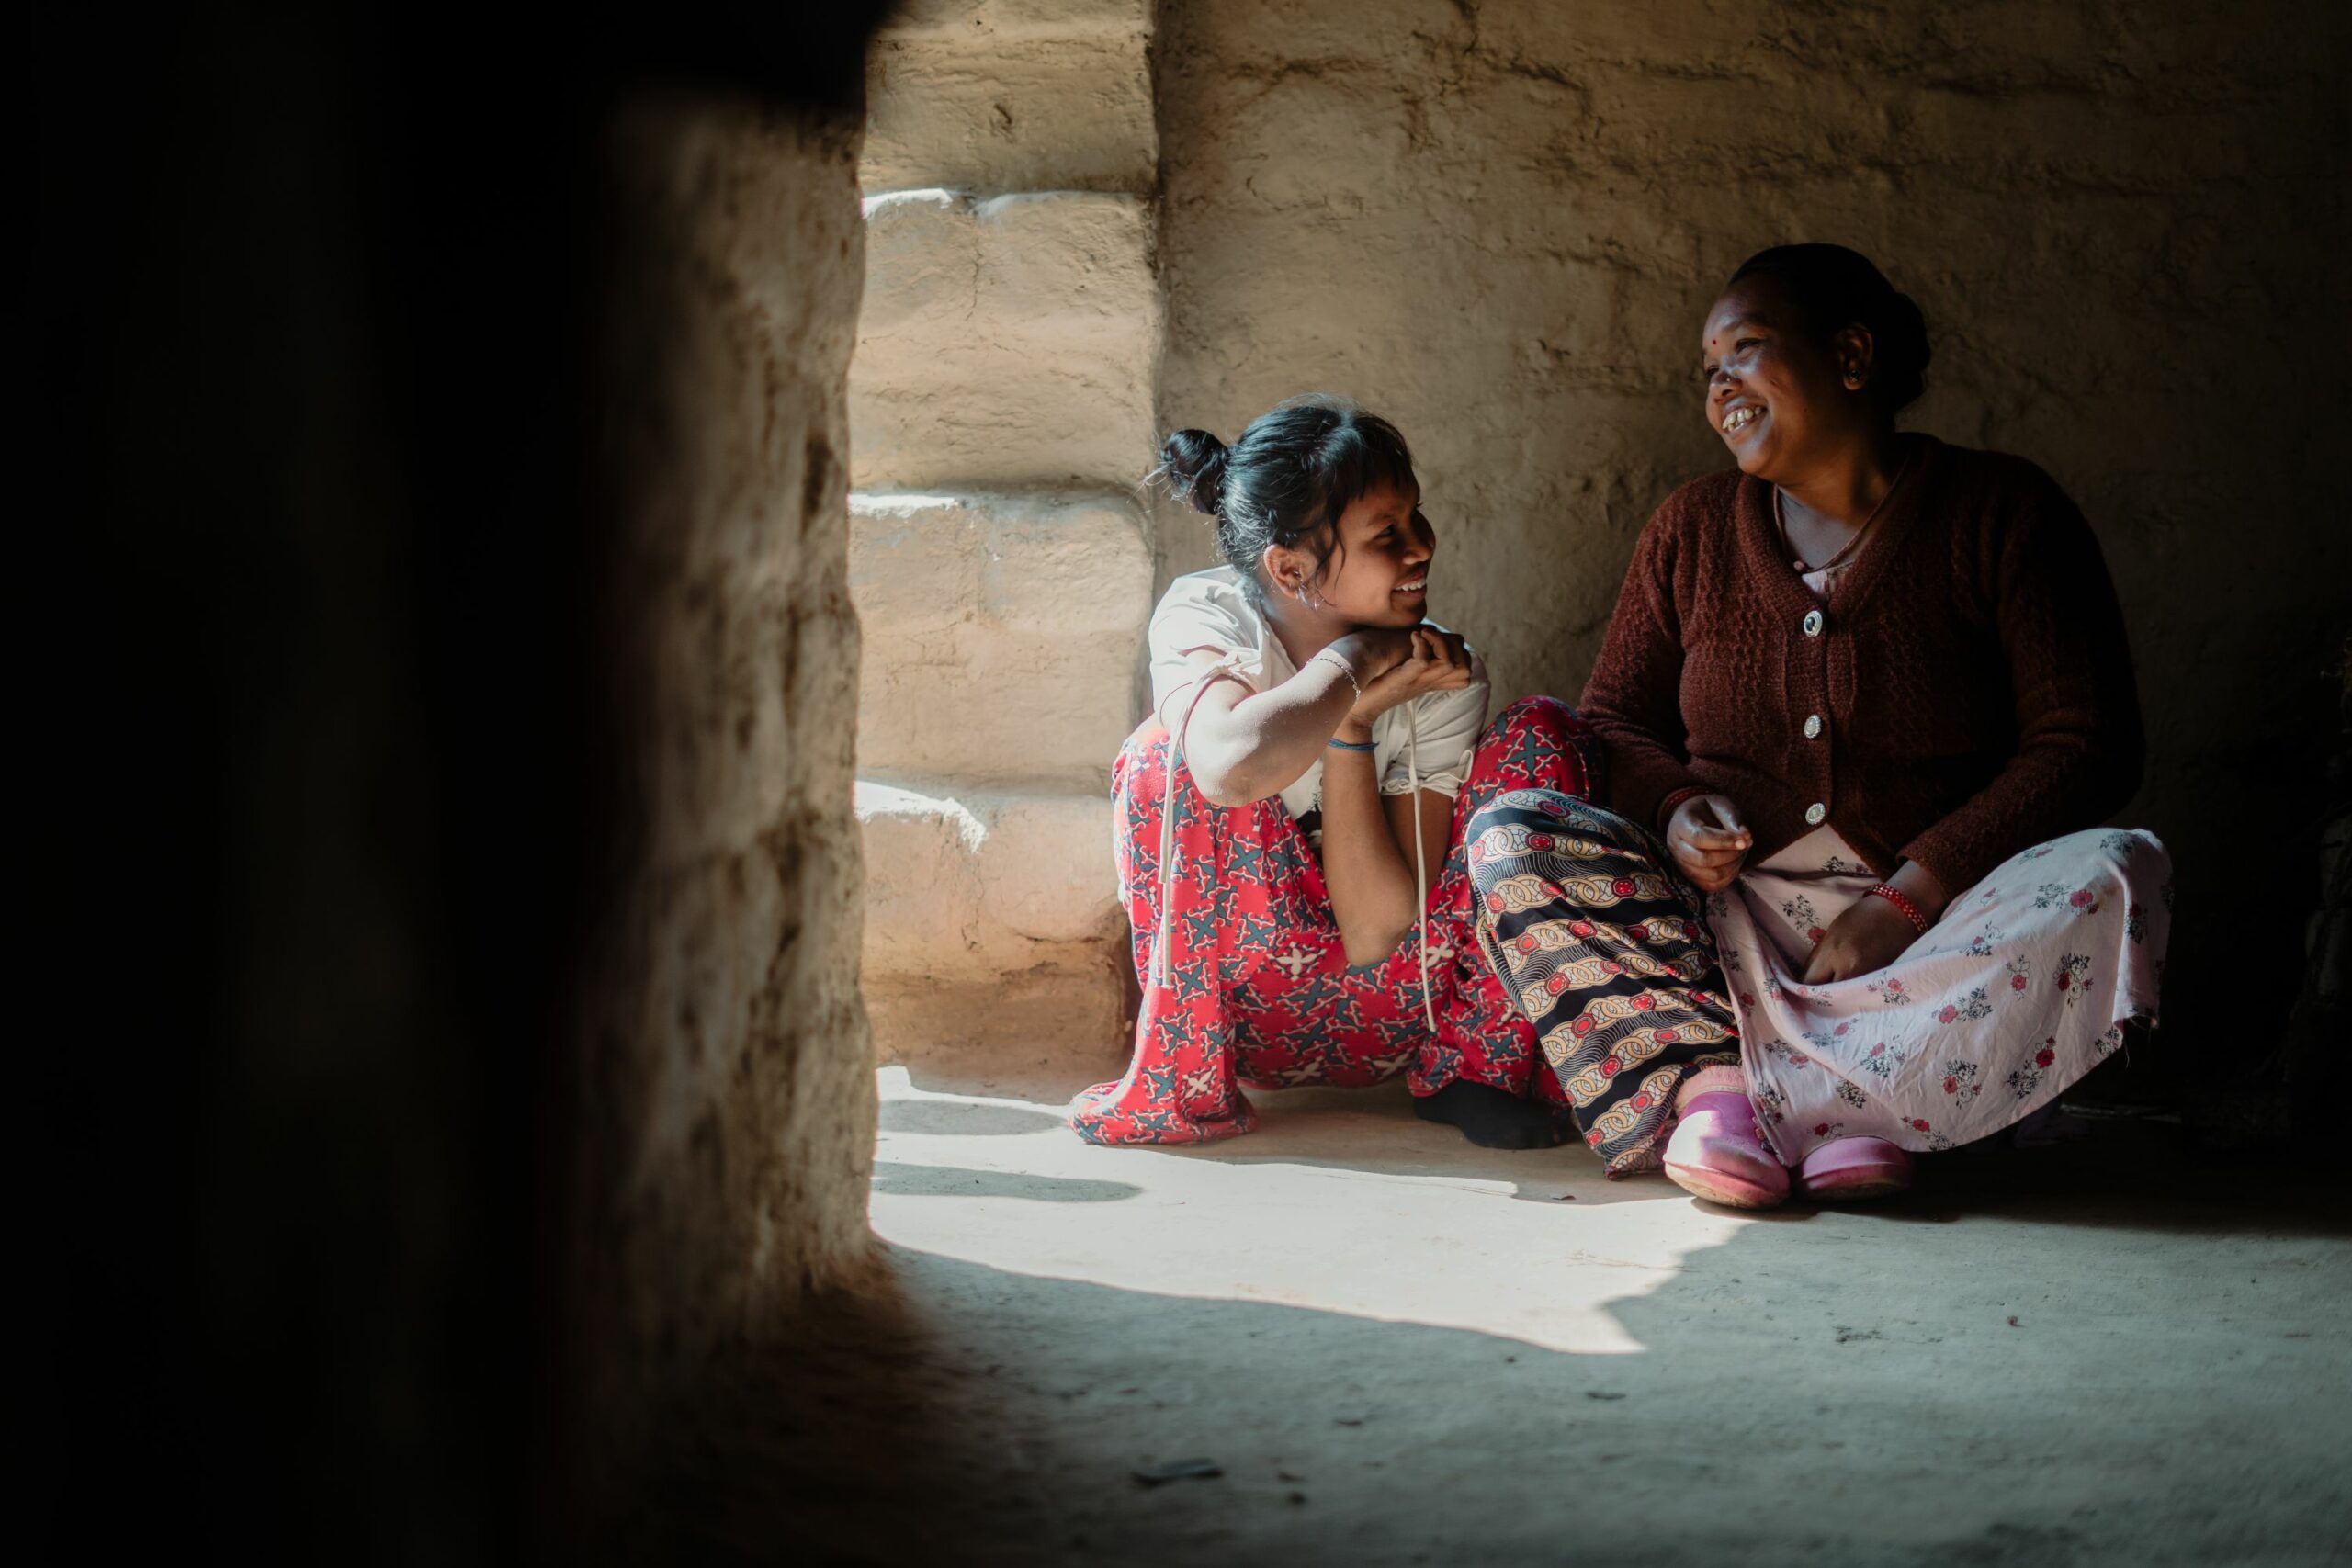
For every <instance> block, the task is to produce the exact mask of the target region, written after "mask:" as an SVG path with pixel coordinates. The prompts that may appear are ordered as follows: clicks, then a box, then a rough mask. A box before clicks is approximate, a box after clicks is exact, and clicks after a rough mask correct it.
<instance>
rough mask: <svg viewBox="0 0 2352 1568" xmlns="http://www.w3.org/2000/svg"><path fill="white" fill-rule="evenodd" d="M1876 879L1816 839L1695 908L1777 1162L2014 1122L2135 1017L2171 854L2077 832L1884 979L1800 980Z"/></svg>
mask: <svg viewBox="0 0 2352 1568" xmlns="http://www.w3.org/2000/svg"><path fill="white" fill-rule="evenodd" d="M1877 880H1879V879H1878V878H1876V877H1874V876H1872V875H1871V874H1870V873H1869V872H1868V871H1867V870H1866V869H1865V868H1864V863H1863V861H1862V857H1861V856H1860V854H1858V853H1857V852H1855V851H1854V849H1853V848H1852V846H1850V845H1849V844H1848V843H1847V842H1846V841H1845V840H1843V839H1842V838H1840V837H1839V836H1838V834H1837V833H1836V832H1835V831H1834V830H1832V829H1828V828H1821V829H1815V831H1814V832H1812V833H1810V834H1808V835H1806V836H1805V837H1804V839H1801V840H1798V841H1797V842H1796V843H1794V844H1792V845H1791V846H1789V847H1788V848H1787V849H1785V850H1782V851H1781V852H1780V853H1778V854H1776V855H1774V856H1773V857H1772V858H1771V859H1770V860H1769V861H1766V862H1764V863H1761V864H1759V865H1755V866H1751V867H1749V868H1748V869H1747V871H1745V872H1743V873H1742V874H1740V877H1739V879H1738V880H1737V881H1736V882H1735V883H1734V884H1733V885H1732V886H1730V887H1728V888H1725V889H1724V890H1723V891H1721V892H1718V893H1715V894H1713V895H1711V896H1709V897H1708V900H1707V915H1708V923H1709V924H1710V925H1711V926H1712V927H1713V930H1714V933H1715V940H1716V942H1717V943H1718V945H1719V947H1720V949H1721V957H1722V962H1723V967H1724V977H1725V979H1726V981H1727V982H1728V984H1729V987H1730V989H1731V993H1732V998H1733V1002H1734V1006H1735V1008H1736V1011H1737V1013H1738V1015H1739V1029H1740V1035H1741V1041H1742V1045H1741V1051H1740V1065H1741V1068H1742V1070H1743V1071H1744V1072H1745V1073H1746V1075H1747V1088H1748V1093H1749V1095H1750V1096H1751V1097H1752V1098H1753V1099H1754V1100H1755V1102H1756V1111H1757V1121H1758V1124H1759V1125H1760V1126H1761V1127H1762V1128H1763V1130H1764V1135H1765V1137H1766V1139H1767V1140H1768V1141H1769V1142H1770V1144H1771V1145H1772V1146H1773V1149H1774V1151H1775V1152H1776V1153H1778V1154H1779V1155H1780V1156H1781V1159H1782V1160H1784V1161H1786V1162H1787V1163H1789V1164H1791V1165H1793V1164H1795V1163H1796V1162H1797V1161H1798V1160H1800V1159H1802V1158H1804V1156H1805V1155H1806V1153H1808V1152H1809V1151H1810V1150H1812V1149H1814V1148H1815V1147H1816V1146H1817V1145H1822V1144H1825V1143H1827V1142H1829V1141H1830V1140H1832V1139H1834V1138H1849V1137H1858V1136H1870V1137H1879V1138H1884V1139H1886V1140H1887V1141H1888V1142H1890V1143H1894V1144H1897V1145H1901V1146H1902V1147H1905V1148H1909V1149H1947V1148H1951V1147H1952V1146H1953V1145H1959V1144H1965V1143H1968V1142H1971V1141H1972V1140H1973V1139H1977V1138H1982V1137H1985V1136H1986V1135H1987V1134H1992V1133H1996V1132H1999V1131H2000V1130H2001V1129H2002V1128H2004V1127H2007V1126H2008V1125H2009V1124H2010V1123H2012V1122H2017V1121H2018V1120H2020V1119H2021V1118H2023V1117H2025V1116H2027V1115H2030V1114H2031V1113H2032V1112H2033V1111H2037V1110H2039V1109H2041V1107H2042V1106H2044V1105H2046V1104H2048V1103H2050V1102H2051V1101H2052V1100H2055V1099H2056V1098H2057V1097H2058V1095H2059V1094H2060V1093H2061V1092H2062V1091H2063V1090H2064V1089H2066V1087H2067V1086H2068V1085H2070V1084H2072V1083H2074V1082H2075V1080H2077V1079H2078V1078H2080V1077H2082V1076H2083V1075H2084V1074H2085V1073H2087V1072H2089V1071H2090V1070H2091V1068H2093V1067H2095V1066H2098V1064H2099V1063H2100V1062H2101V1061H2103V1060H2105V1059H2106V1057H2107V1056H2108V1055H2109V1054H2111V1053H2112V1052H2113V1051H2114V1050H2115V1048H2116V1047H2117V1046H2118V1045H2119V1044H2120V1043H2122V1037H2123V1026H2124V1025H2125V1024H2126V1023H2130V1022H2135V1021H2136V1022H2146V1023H2153V1022H2154V1021H2155V1017H2156V1000H2157V992H2158V987H2159V986H2160V983H2161V982H2162V980H2163V977H2164V967H2165V942H2166V940H2167V938H2168V937H2169V935H2170V932H2171V926H2172V857H2171V856H2170V855H2169V854H2168V853H2167V852H2165V847H2164V845H2163V844H2162V843H2160V842H2158V841H2157V840H2156V838H2155V836H2154V834H2151V833H2146V832H2142V831H2140V830H2138V829H2093V830H2091V831H2089V832H2084V833H2069V834H2067V835H2066V836H2065V837H2064V838H2063V839H2055V840H2052V841H2051V842H2049V843H2046V844H2037V845H2035V846H2034V847H2033V848H2032V849H2030V850H2027V851H2025V852H2022V853H2020V854H2017V855H2013V856H2011V857H2010V858H2009V859H2008V860H2007V861H2004V862H2002V863H2001V864H2000V865H1999V866H1997V867H1996V868H1995V870H1994V872H1993V874H1991V875H1990V876H1987V877H1986V878H1985V880H1984V881H1982V882H1980V883H1978V884H1977V885H1976V886H1973V887H1971V888H1969V889H1967V890H1966V891H1965V892H1963V893H1962V894H1961V895H1960V897H1956V898H1954V899H1953V900H1952V901H1951V905H1950V906H1949V907H1948V908H1946V909H1945V911H1944V914H1943V918H1942V919H1939V920H1938V921H1937V922H1936V924H1935V925H1934V926H1932V927H1930V928H1929V930H1928V933H1927V934H1926V935H1925V936H1923V937H1921V938H1920V939H1919V940H1918V941H1917V942H1915V943H1914V944H1913V945H1912V946H1911V948H1910V950H1909V951H1908V952H1906V953H1904V954H1903V956H1902V957H1900V958H1898V959H1896V960H1895V961H1894V963H1893V964H1889V965H1888V966H1887V967H1885V968H1884V969H1882V970H1879V971H1877V972H1876V973H1874V974H1870V975H1862V976H1856V977H1855V978H1853V979H1850V980H1839V981H1837V982H1834V983H1832V984H1828V985H1822V986H1807V985H1804V984H1802V983H1801V982H1800V981H1799V980H1798V979H1797V976H1798V975H1799V974H1801V973H1802V972H1803V970H1804V964H1805V961H1806V959H1807V958H1808V956H1810V954H1811V953H1812V951H1813V947H1814V944H1815V942H1817V941H1818V940H1819V938H1820V934H1821V932H1822V931H1824V930H1825V929H1826V928H1827V927H1828V925H1829V924H1830V922H1831V921H1833V920H1835V919H1837V918H1838V916H1839V915H1840V914H1842V913H1844V912H1845V910H1846V909H1847V908H1849V906H1850V905H1851V904H1852V903H1853V902H1854V900H1855V899H1857V898H1860V897H1862V896H1863V889H1865V888H1867V887H1869V886H1871V885H1872V884H1873V883H1874V882H1876V881H1877Z"/></svg>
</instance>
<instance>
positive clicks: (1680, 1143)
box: [1666, 1089, 1789, 1209]
mask: <svg viewBox="0 0 2352 1568" xmlns="http://www.w3.org/2000/svg"><path fill="white" fill-rule="evenodd" d="M1666 1174H1667V1175H1668V1176H1669V1177H1671V1178H1672V1179H1673V1180H1674V1182H1675V1184H1676V1185H1677V1186H1679V1187H1680V1188H1682V1189H1683V1190H1685V1191H1687V1192H1695V1193H1697V1194H1698V1195H1699V1196H1700V1197H1702V1198H1704V1199H1705V1200H1707V1201H1709V1202H1710V1203H1721V1204H1723V1205H1724V1206H1725V1207H1726V1208H1732V1209H1772V1208H1778V1207H1779V1206H1780V1205H1781V1204H1782V1203H1784V1202H1786V1201H1788V1196H1789V1172H1788V1168H1787V1167H1786V1166H1783V1165H1782V1164H1781V1162H1780V1161H1779V1160H1777V1159H1775V1158H1773V1157H1772V1151H1771V1150H1770V1149H1768V1148H1766V1147H1765V1146H1764V1139H1763V1137H1762V1136H1761V1135H1760V1134H1758V1132H1757V1131H1756V1108H1755V1106H1754V1105H1752V1104H1750V1103H1749V1102H1748V1099H1747V1094H1746V1093H1745V1092H1744V1091H1743V1090H1740V1089H1716V1090H1713V1091H1711V1092H1702V1093H1697V1094H1691V1095H1688V1096H1686V1097H1685V1098H1684V1099H1683V1101H1682V1119H1681V1120H1680V1121H1679V1122H1676V1123H1675V1126H1674V1134H1673V1135H1672V1136H1671V1137H1669V1138H1668V1139H1667V1141H1666Z"/></svg>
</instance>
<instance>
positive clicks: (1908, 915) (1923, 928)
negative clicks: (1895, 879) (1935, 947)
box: [1862, 882, 1928, 936]
mask: <svg viewBox="0 0 2352 1568" xmlns="http://www.w3.org/2000/svg"><path fill="white" fill-rule="evenodd" d="M1862 893H1863V896H1864V897H1868V896H1870V895H1871V894H1873V893H1874V894H1876V895H1878V897H1882V898H1883V899H1885V900H1886V901H1887V902H1888V903H1890V904H1892V905H1894V907H1895V908H1898V909H1900V910H1902V911H1903V918H1904V919H1906V920H1908V921H1910V922H1911V923H1912V925H1913V926H1915V927H1917V929H1918V932H1919V934H1920V935H1921V936H1926V935H1927V934H1928V917H1927V916H1925V915H1923V914H1921V913H1920V912H1919V906H1918V905H1917V904H1914V903H1913V902H1911V898H1910V896H1909V895H1908V894H1905V892H1904V891H1903V890H1902V889H1901V888H1899V887H1891V886H1887V884H1885V883H1883V882H1882V883H1880V884H1878V885H1877V886H1874V887H1865V888H1863V889H1862Z"/></svg>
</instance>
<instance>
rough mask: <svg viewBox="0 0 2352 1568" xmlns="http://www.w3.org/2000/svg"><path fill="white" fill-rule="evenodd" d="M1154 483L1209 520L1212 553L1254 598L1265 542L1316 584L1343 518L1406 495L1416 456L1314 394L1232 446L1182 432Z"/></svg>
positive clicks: (1359, 414)
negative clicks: (1292, 556) (1378, 493)
mask: <svg viewBox="0 0 2352 1568" xmlns="http://www.w3.org/2000/svg"><path fill="white" fill-rule="evenodd" d="M1152 477H1153V478H1155V479H1160V480H1162V481H1164V482H1165V483H1166V484H1167V485H1168V487H1169V489H1170V490H1172V491H1175V492H1176V493H1177V494H1178V495H1181V496H1182V497H1183V498H1184V499H1185V500H1186V501H1187V502H1191V503H1192V505H1193V508H1194V509H1195V510H1197V511H1201V512H1205V513H1209V514H1210V515H1211V516H1213V517H1215V518H1216V542H1217V547H1218V548H1219V549H1220V550H1222V551H1223V552H1224V553H1225V558H1226V560H1227V563H1228V564H1229V565H1231V566H1232V567H1233V569H1234V570H1236V571H1238V572H1239V573H1240V574H1241V581H1243V582H1244V583H1245V584H1247V585H1248V592H1250V595H1251V596H1252V597H1253V598H1254V597H1257V596H1258V595H1259V594H1260V593H1261V592H1262V590H1261V585H1260V584H1259V581H1258V561H1259V558H1260V557H1261V556H1262V555H1263V554H1264V553H1265V550H1266V547H1267V546H1268V545H1281V546H1283V547H1285V548H1287V549H1305V550H1307V551H1310V552H1312V553H1313V555H1314V557H1315V578H1316V579H1317V580H1319V579H1320V578H1321V577H1322V575H1323V567H1324V564H1325V563H1326V562H1328V561H1329V559H1330V558H1331V552H1332V547H1333V546H1334V545H1335V544H1336V543H1337V540H1336V538H1335V536H1333V535H1332V532H1331V525H1333V524H1335V523H1337V522H1338V521H1339V520H1340V514H1341V513H1344V512H1346V511H1347V509H1348V508H1349V507H1350V506H1351V505H1353V504H1354V503H1355V502H1356V501H1357V499H1358V498H1360V497H1362V496H1363V495H1365V494H1366V493H1368V492H1370V491H1375V490H1383V489H1395V490H1401V491H1405V492H1406V493H1407V494H1408V495H1409V494H1410V493H1411V492H1412V491H1413V489H1414V485H1415V481H1414V479H1413V455H1412V453H1411V452H1409V451H1408V450H1407V449H1406V446H1405V438H1404V437H1403V436H1402V435H1400V434H1397V427H1396V426H1395V425H1393V424H1391V423H1388V422H1387V421H1386V420H1385V419H1382V418H1380V417H1379V416H1378V415H1376V414H1368V413H1365V412H1363V410H1361V409H1359V408H1357V407H1356V406H1355V404H1353V403H1351V402H1350V401H1349V400H1347V399H1345V398H1335V397H1332V396H1329V394H1327V393H1321V392H1317V393H1313V394H1310V395H1308V396H1306V397H1303V398H1293V399H1291V400H1290V401H1288V402H1286V403H1282V404H1279V405H1278V406H1276V407H1274V408H1272V409H1271V410H1269V411H1268V412H1264V413H1261V414H1260V415H1259V416H1258V417H1257V418H1256V419H1253V420H1251V421H1250V427H1249V428H1248V429H1247V430H1244V431H1243V432H1242V433H1241V438H1240V439H1239V440H1238V441H1236V442H1235V443H1234V444H1233V445H1232V446H1227V445H1226V444H1225V443H1224V442H1222V441H1219V440H1218V439H1217V438H1216V436H1214V435H1211V434H1209V433H1208V432H1207V431H1205V430H1180V431H1178V432H1177V433H1176V434H1173V435H1171V436H1170V437H1169V438H1168V439H1167V440H1166V441H1165V442H1163V443H1162V444H1161V446H1160V448H1159V468H1156V469H1154V470H1153V474H1152Z"/></svg>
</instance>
